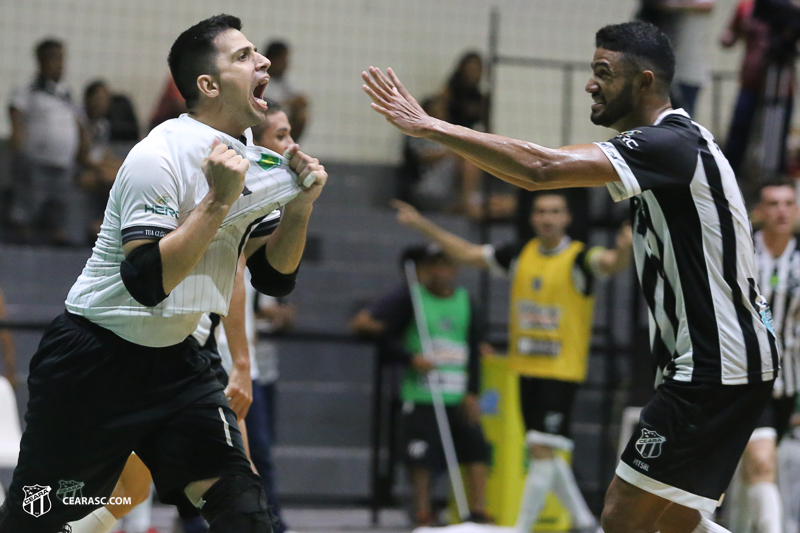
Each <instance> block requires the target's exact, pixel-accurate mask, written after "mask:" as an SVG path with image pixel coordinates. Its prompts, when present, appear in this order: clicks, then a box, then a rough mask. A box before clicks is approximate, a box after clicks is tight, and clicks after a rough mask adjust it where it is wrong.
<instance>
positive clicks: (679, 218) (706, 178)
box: [597, 109, 779, 385]
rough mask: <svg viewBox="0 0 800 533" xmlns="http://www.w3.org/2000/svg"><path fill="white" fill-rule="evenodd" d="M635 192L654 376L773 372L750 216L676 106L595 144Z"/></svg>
mask: <svg viewBox="0 0 800 533" xmlns="http://www.w3.org/2000/svg"><path fill="white" fill-rule="evenodd" d="M597 145H598V146H599V147H600V148H601V149H602V150H603V152H604V153H605V154H606V156H607V157H608V158H609V160H610V161H611V163H612V164H613V165H614V168H615V169H616V171H617V174H618V175H619V178H620V181H615V182H612V183H609V184H608V189H609V191H610V192H611V195H612V196H613V198H614V200H616V201H621V200H625V199H628V198H631V199H632V201H631V203H632V205H631V211H632V217H633V221H632V223H633V236H634V241H633V249H634V257H635V260H636V269H637V272H638V276H639V281H640V283H641V286H642V294H643V295H644V298H645V300H646V302H647V306H648V308H649V311H650V342H651V348H652V351H653V355H654V356H655V358H656V362H657V364H658V368H659V377H658V380H657V382H660V381H661V379H662V378H664V379H669V380H675V381H681V382H696V383H721V384H723V385H738V384H745V383H757V382H761V381H768V380H772V379H774V377H775V371H776V370H777V369H778V353H779V351H778V347H777V344H776V342H775V337H774V333H772V325H771V318H770V311H769V307H768V306H767V304H766V300H765V298H764V297H763V296H762V295H761V294H760V293H759V290H758V285H757V283H756V279H757V277H758V274H757V272H756V267H755V258H754V254H753V242H752V238H751V227H750V221H749V219H748V217H747V210H746V208H745V205H744V201H743V199H742V194H741V191H740V190H739V186H738V184H737V182H736V177H735V176H734V173H733V170H732V169H731V167H730V164H729V163H728V161H727V160H726V159H725V156H723V155H722V151H721V150H720V149H719V147H718V146H717V144H716V143H715V141H714V138H713V136H712V135H711V133H710V132H709V131H708V130H706V129H705V128H704V127H702V126H700V125H699V124H697V123H696V122H693V121H692V120H691V119H690V118H689V116H688V115H687V114H686V112H685V111H683V110H682V109H678V110H668V111H665V112H664V113H663V114H662V115H661V116H659V117H658V120H656V122H655V124H654V125H653V126H644V127H641V128H639V129H636V130H633V131H627V132H624V133H622V134H620V135H618V136H617V137H615V138H613V139H611V140H610V141H608V142H602V143H597Z"/></svg>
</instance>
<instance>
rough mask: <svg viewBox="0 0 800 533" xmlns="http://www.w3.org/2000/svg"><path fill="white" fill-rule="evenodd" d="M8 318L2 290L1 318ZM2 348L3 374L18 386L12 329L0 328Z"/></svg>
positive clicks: (12, 384)
mask: <svg viewBox="0 0 800 533" xmlns="http://www.w3.org/2000/svg"><path fill="white" fill-rule="evenodd" d="M5 319H6V306H5V302H4V301H3V293H2V292H0V320H5ZM0 350H2V352H3V375H4V376H5V377H6V379H8V381H9V383H11V386H12V387H16V386H17V365H16V357H15V352H14V339H12V338H11V331H10V330H7V329H0Z"/></svg>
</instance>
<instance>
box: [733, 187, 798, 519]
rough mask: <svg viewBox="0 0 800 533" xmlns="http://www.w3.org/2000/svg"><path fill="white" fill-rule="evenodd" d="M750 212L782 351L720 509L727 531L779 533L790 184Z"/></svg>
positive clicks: (787, 410)
mask: <svg viewBox="0 0 800 533" xmlns="http://www.w3.org/2000/svg"><path fill="white" fill-rule="evenodd" d="M755 214H756V215H757V216H758V218H759V219H761V221H762V222H763V226H762V228H761V230H760V231H758V232H756V234H755V237H754V240H755V252H756V268H757V269H758V278H757V279H758V285H759V287H761V288H762V290H763V291H764V292H763V294H764V297H765V298H766V299H767V301H768V302H769V305H770V308H771V309H772V313H773V315H772V319H773V323H774V325H775V333H776V335H777V337H778V344H779V346H780V347H781V349H782V350H781V372H780V375H779V377H778V379H776V380H775V389H774V390H773V392H772V400H771V401H770V402H769V403H768V404H767V408H766V409H765V410H764V413H763V415H762V417H761V420H760V422H759V424H758V427H757V428H756V430H755V431H753V435H752V436H751V437H750V442H748V444H747V448H746V449H745V452H744V455H743V456H742V466H741V469H740V471H741V482H742V487H741V488H740V490H731V495H732V496H735V497H733V498H731V500H730V501H728V502H726V505H728V506H729V507H730V509H731V527H732V529H733V530H734V531H735V532H736V533H738V532H740V531H742V532H745V531H748V532H749V531H756V532H757V533H781V532H782V531H783V521H782V518H783V516H782V515H783V512H782V505H781V496H780V493H779V492H778V485H777V484H776V482H775V481H776V469H777V449H776V448H777V444H778V442H780V440H781V437H783V435H784V434H785V433H786V431H787V430H788V429H789V422H790V420H791V418H792V413H793V412H794V408H795V402H796V400H797V386H798V380H799V379H800V375H799V374H800V360H799V359H800V344H799V343H798V341H800V339H798V333H800V329H798V328H799V327H800V248H799V247H798V242H797V239H796V238H795V236H794V235H792V231H793V229H794V225H795V223H796V222H797V218H798V215H800V211H798V209H797V191H796V190H795V184H794V182H793V181H790V180H773V181H769V182H767V183H765V184H764V185H763V186H762V187H761V191H760V193H759V202H758V204H757V205H756V208H755Z"/></svg>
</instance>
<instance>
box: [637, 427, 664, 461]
mask: <svg viewBox="0 0 800 533" xmlns="http://www.w3.org/2000/svg"><path fill="white" fill-rule="evenodd" d="M666 441H667V439H666V438H664V437H662V436H661V435H659V434H658V433H656V432H655V431H650V430H649V429H642V436H641V437H640V438H639V440H637V441H636V451H637V452H639V455H641V456H642V457H643V458H645V459H655V458H656V457H659V456H660V455H661V445H662V444H664V443H665V442H666Z"/></svg>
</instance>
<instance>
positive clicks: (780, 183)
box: [758, 174, 797, 200]
mask: <svg viewBox="0 0 800 533" xmlns="http://www.w3.org/2000/svg"><path fill="white" fill-rule="evenodd" d="M767 187H789V188H790V189H792V190H793V191H796V190H797V184H796V183H795V181H794V179H792V178H790V177H788V176H784V175H783V174H776V175H774V176H771V177H770V178H768V179H766V180H764V181H763V182H762V183H761V185H760V186H759V187H758V198H759V200H761V193H763V192H764V189H766V188H767Z"/></svg>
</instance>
